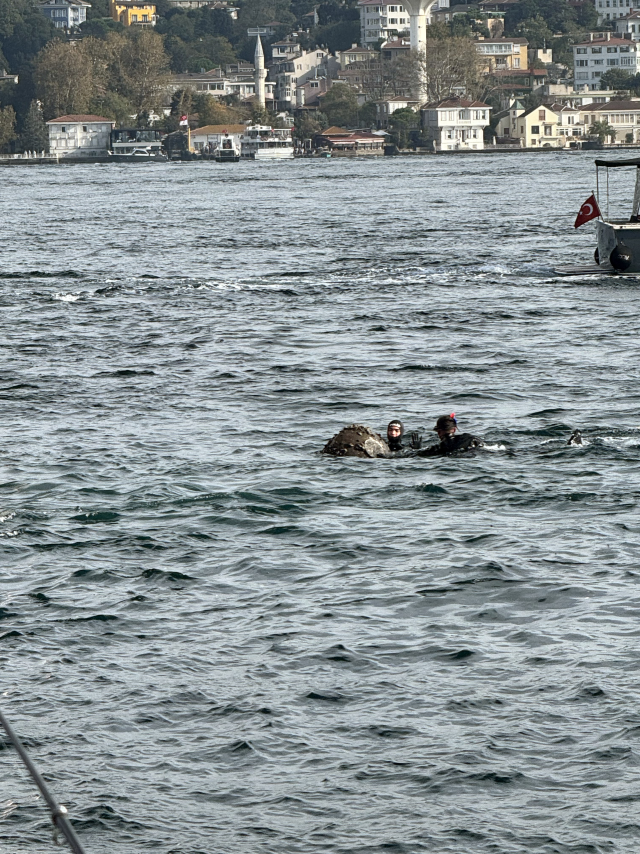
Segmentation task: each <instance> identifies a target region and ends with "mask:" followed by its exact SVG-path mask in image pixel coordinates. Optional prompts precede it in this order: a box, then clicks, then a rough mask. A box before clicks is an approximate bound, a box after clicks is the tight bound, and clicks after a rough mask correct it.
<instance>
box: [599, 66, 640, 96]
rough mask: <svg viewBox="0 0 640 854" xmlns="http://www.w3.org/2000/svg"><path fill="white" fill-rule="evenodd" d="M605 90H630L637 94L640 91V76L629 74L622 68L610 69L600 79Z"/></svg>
mask: <svg viewBox="0 0 640 854" xmlns="http://www.w3.org/2000/svg"><path fill="white" fill-rule="evenodd" d="M600 86H601V87H602V88H603V89H625V90H626V89H629V90H631V91H632V92H634V93H636V92H637V91H638V90H639V89H640V74H629V73H628V72H627V71H623V70H622V69H621V68H610V69H609V70H608V71H605V73H604V74H603V75H602V77H601V78H600Z"/></svg>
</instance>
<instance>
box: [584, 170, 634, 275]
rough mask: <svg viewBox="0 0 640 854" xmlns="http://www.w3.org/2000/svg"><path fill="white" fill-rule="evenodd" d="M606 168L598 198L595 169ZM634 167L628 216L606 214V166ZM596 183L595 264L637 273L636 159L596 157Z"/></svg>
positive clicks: (607, 193)
mask: <svg viewBox="0 0 640 854" xmlns="http://www.w3.org/2000/svg"><path fill="white" fill-rule="evenodd" d="M600 167H604V168H605V169H606V170H607V173H606V174H607V180H606V193H605V198H604V199H603V202H604V210H603V204H602V202H601V201H600V177H599V169H600ZM620 167H633V168H635V178H636V184H635V192H634V194H633V204H632V206H631V212H630V214H629V218H628V219H626V218H616V219H614V218H613V217H611V218H610V217H609V175H608V170H609V169H618V168H620ZM596 183H597V187H598V207H599V208H600V218H599V219H598V220H597V221H596V234H597V237H598V247H597V249H596V251H595V261H596V264H598V266H599V267H600V269H602V270H606V271H607V272H616V273H623V274H627V275H629V274H633V275H637V274H638V273H640V159H639V158H634V159H632V160H627V159H625V160H596Z"/></svg>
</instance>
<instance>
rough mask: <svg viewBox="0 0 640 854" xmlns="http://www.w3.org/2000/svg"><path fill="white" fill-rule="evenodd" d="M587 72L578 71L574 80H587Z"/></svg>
mask: <svg viewBox="0 0 640 854" xmlns="http://www.w3.org/2000/svg"><path fill="white" fill-rule="evenodd" d="M588 79H589V72H588V71H578V73H577V74H576V80H588Z"/></svg>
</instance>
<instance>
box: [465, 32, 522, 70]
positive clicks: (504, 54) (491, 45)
mask: <svg viewBox="0 0 640 854" xmlns="http://www.w3.org/2000/svg"><path fill="white" fill-rule="evenodd" d="M475 44H476V50H477V51H478V53H479V54H480V56H481V57H482V59H483V60H484V63H485V64H484V69H483V70H484V72H485V73H486V74H491V73H493V72H494V71H511V70H518V69H522V70H526V69H527V68H528V58H527V47H528V46H529V42H528V41H527V40H526V39H516V38H514V39H507V38H495V39H482V38H481V39H479V40H478V41H477V42H476V43H475Z"/></svg>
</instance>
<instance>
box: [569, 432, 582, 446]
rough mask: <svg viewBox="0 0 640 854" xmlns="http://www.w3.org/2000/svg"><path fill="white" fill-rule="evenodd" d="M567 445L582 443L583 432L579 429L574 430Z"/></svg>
mask: <svg viewBox="0 0 640 854" xmlns="http://www.w3.org/2000/svg"><path fill="white" fill-rule="evenodd" d="M567 445H582V433H581V432H580V431H579V430H574V431H573V433H572V434H571V435H570V436H569V441H568V442H567Z"/></svg>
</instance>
